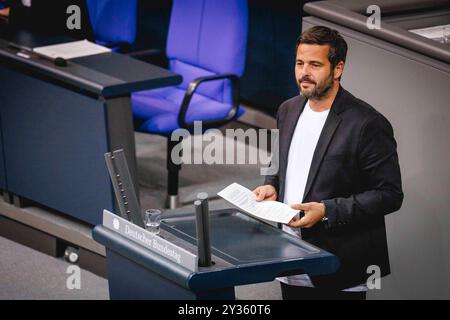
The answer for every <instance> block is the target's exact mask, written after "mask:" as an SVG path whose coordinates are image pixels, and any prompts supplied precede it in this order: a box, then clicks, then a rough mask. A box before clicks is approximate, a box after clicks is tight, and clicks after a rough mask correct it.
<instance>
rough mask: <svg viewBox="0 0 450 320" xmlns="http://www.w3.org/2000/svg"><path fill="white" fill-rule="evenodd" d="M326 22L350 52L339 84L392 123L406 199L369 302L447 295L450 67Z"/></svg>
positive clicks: (310, 21)
mask: <svg viewBox="0 0 450 320" xmlns="http://www.w3.org/2000/svg"><path fill="white" fill-rule="evenodd" d="M317 24H320V25H327V26H329V27H332V28H334V29H337V30H339V31H340V32H341V34H342V35H343V36H344V37H345V39H346V41H347V43H348V45H349V52H348V55H347V63H346V66H345V70H344V75H343V78H342V85H343V87H344V88H346V89H347V90H349V91H350V92H351V93H352V94H354V95H355V96H356V97H358V98H360V99H363V100H364V101H366V102H367V103H369V104H371V105H372V106H373V107H375V108H376V109H377V110H378V111H380V112H381V113H382V114H384V115H385V116H386V117H387V118H388V119H389V121H390V122H391V124H392V126H393V127H394V134H395V138H396V140H397V143H398V153H399V158H400V166H401V173H402V180H403V189H404V193H405V198H404V202H403V206H402V208H401V209H400V210H399V211H398V212H396V213H392V214H390V215H388V216H387V217H386V224H387V236H388V243H389V256H390V262H391V269H392V273H391V275H389V276H387V277H385V278H383V279H382V280H381V290H371V291H370V292H369V294H368V298H369V299H450V71H449V70H450V66H449V65H447V64H444V63H440V62H438V61H434V60H431V59H428V58H426V57H424V56H422V55H419V54H416V53H414V52H412V51H408V50H406V49H402V48H399V47H397V46H395V45H393V44H388V43H386V42H383V41H381V40H377V39H374V38H369V37H367V36H364V35H362V34H361V33H357V32H355V31H352V30H349V29H347V28H344V27H341V26H338V25H335V24H332V23H328V22H326V21H324V20H321V19H317V18H313V17H308V18H305V19H304V20H303V30H306V29H307V28H309V27H311V26H312V25H317Z"/></svg>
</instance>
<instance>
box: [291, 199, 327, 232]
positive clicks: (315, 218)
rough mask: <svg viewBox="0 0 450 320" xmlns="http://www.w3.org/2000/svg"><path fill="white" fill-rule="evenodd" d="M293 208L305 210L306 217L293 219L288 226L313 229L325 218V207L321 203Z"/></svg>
mask: <svg viewBox="0 0 450 320" xmlns="http://www.w3.org/2000/svg"><path fill="white" fill-rule="evenodd" d="M291 207H292V208H293V209H295V210H303V211H304V212H305V216H304V217H303V218H301V219H296V220H295V218H294V219H292V220H291V221H290V222H289V223H288V225H289V226H290V227H294V228H311V227H312V226H313V225H315V224H316V223H317V222H319V221H320V220H322V218H323V217H325V205H324V204H323V203H319V202H308V203H300V204H293V205H291Z"/></svg>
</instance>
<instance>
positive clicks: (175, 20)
mask: <svg viewBox="0 0 450 320" xmlns="http://www.w3.org/2000/svg"><path fill="white" fill-rule="evenodd" d="M247 30H248V5H247V0H174V1H173V5H172V13H171V17H170V24H169V34H168V38H167V57H168V58H169V66H170V69H171V70H172V71H174V72H176V73H178V74H181V75H182V76H183V83H182V84H181V85H179V87H181V88H183V89H186V88H187V86H188V84H189V82H190V81H192V80H193V79H195V78H198V77H202V76H209V75H215V74H223V73H233V74H236V75H238V76H241V75H242V73H243V72H244V67H245V53H246V47H247ZM197 92H198V93H200V94H202V95H205V96H208V97H210V98H212V99H215V100H217V101H220V102H229V101H230V94H229V92H230V87H229V83H228V80H221V81H214V82H210V83H205V84H203V85H201V86H200V88H199V89H198V91H197Z"/></svg>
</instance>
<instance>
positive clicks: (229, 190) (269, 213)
mask: <svg viewBox="0 0 450 320" xmlns="http://www.w3.org/2000/svg"><path fill="white" fill-rule="evenodd" d="M217 194H218V195H219V196H221V197H222V198H224V199H225V200H227V201H228V202H230V203H231V204H233V205H235V206H236V207H238V208H239V209H241V210H243V211H245V212H247V213H249V214H251V215H254V216H256V217H258V218H262V219H265V220H269V221H275V222H281V223H288V222H289V221H291V219H292V218H293V217H294V216H295V215H296V214H297V213H298V210H294V209H292V208H291V207H290V206H288V205H287V204H284V203H281V202H278V201H262V202H257V201H256V196H255V194H254V193H253V192H252V191H250V190H249V189H247V188H245V187H243V186H241V185H240V184H238V183H232V184H230V185H229V186H228V187H226V188H225V189H223V190H221V191H220V192H219V193H217Z"/></svg>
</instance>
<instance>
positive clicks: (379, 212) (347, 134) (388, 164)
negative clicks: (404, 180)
mask: <svg viewBox="0 0 450 320" xmlns="http://www.w3.org/2000/svg"><path fill="white" fill-rule="evenodd" d="M305 104H306V99H305V98H304V97H302V96H296V97H294V98H292V99H290V100H287V101H285V102H284V103H283V104H282V105H281V106H280V108H279V109H278V115H277V124H278V128H279V130H280V132H279V134H280V136H279V137H280V142H279V143H280V145H279V171H278V174H276V175H272V176H267V177H266V181H265V183H266V184H270V185H273V186H274V187H275V188H276V190H277V192H278V201H283V199H284V191H285V190H284V188H285V186H284V185H285V176H286V169H287V161H288V154H289V147H290V144H291V140H292V136H293V133H294V130H295V127H296V125H297V121H298V118H299V116H300V114H301V113H302V111H303V108H304V106H305ZM396 148H397V144H396V142H395V139H394V133H393V129H392V126H391V125H390V123H389V121H388V120H387V119H386V118H385V117H384V116H383V115H381V114H380V113H379V112H377V111H376V110H375V109H374V108H373V107H371V106H370V105H368V104H367V103H365V102H364V101H361V100H359V99H357V98H356V97H354V96H353V95H352V94H350V93H349V92H348V91H346V90H344V89H343V88H342V87H340V88H339V91H338V93H337V96H336V98H335V100H334V102H333V104H332V106H331V109H330V112H329V114H328V117H327V120H326V122H325V125H324V127H323V129H322V133H321V135H320V138H319V141H318V143H317V146H316V149H315V151H314V155H313V159H312V163H311V168H310V171H309V175H308V179H307V183H306V188H305V192H304V197H303V203H305V202H320V201H323V202H324V204H325V207H326V216H327V218H328V222H327V223H324V222H319V223H317V224H316V225H315V226H313V227H312V228H304V229H302V238H303V239H304V240H305V241H307V242H310V243H312V244H314V245H316V246H318V247H320V248H322V249H325V250H327V251H329V252H331V253H333V254H335V255H337V256H338V257H339V260H340V263H341V266H340V268H339V271H338V272H337V273H335V274H333V275H325V276H316V277H312V282H313V283H314V285H315V286H316V287H327V288H330V289H345V288H349V287H353V286H356V285H359V284H365V283H366V281H367V279H368V277H369V276H370V275H371V274H368V273H367V267H368V266H370V265H377V266H379V267H380V269H381V275H382V276H384V275H387V274H389V273H390V266H389V257H388V250H387V240H386V228H385V222H384V216H385V215H386V214H389V213H391V212H394V211H397V210H398V209H399V208H400V206H401V204H402V201H403V192H402V185H401V176H400V168H399V163H398V156H397V150H396ZM300 192H301V190H299V193H300Z"/></svg>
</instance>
